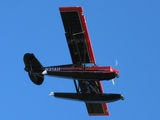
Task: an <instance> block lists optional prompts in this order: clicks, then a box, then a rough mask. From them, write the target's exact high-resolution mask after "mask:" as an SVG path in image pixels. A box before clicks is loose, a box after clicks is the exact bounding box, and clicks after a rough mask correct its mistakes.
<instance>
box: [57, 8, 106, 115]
mask: <svg viewBox="0 0 160 120" xmlns="http://www.w3.org/2000/svg"><path fill="white" fill-rule="evenodd" d="M59 9H60V13H61V17H62V21H63V25H64V29H65V35H66V40H67V43H68V47H69V51H70V54H71V58H72V62H73V64H74V65H76V66H82V65H83V63H85V64H86V63H94V64H95V58H94V54H93V50H92V45H91V42H90V37H89V33H88V29H87V25H86V20H85V17H84V14H83V9H82V7H60V8H59ZM74 82H75V81H74ZM88 83H89V84H90V85H92V87H93V88H95V90H96V91H97V92H98V93H103V88H102V84H101V82H100V81H92V82H90V81H86V82H84V81H80V80H79V81H78V84H79V86H80V89H81V92H82V93H85V92H87V91H89V92H90V93H95V91H93V90H92V89H91V88H90V87H89V90H88V89H87V90H85V89H83V88H84V87H85V86H87V85H88ZM86 107H87V110H88V113H89V115H109V112H108V106H107V104H106V103H103V104H100V103H86Z"/></svg>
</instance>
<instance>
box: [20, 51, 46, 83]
mask: <svg viewBox="0 0 160 120" xmlns="http://www.w3.org/2000/svg"><path fill="white" fill-rule="evenodd" d="M23 60H24V64H25V68H24V70H25V71H26V72H28V75H29V78H30V79H31V80H32V82H33V83H35V84H36V85H41V84H42V83H43V81H44V75H43V74H42V72H43V66H42V65H41V63H40V62H39V61H38V59H37V58H36V57H35V56H34V54H32V53H26V54H25V55H24V57H23Z"/></svg>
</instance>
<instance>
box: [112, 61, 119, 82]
mask: <svg viewBox="0 0 160 120" xmlns="http://www.w3.org/2000/svg"><path fill="white" fill-rule="evenodd" d="M115 66H118V60H117V59H116V61H115ZM112 84H113V85H115V82H114V79H112Z"/></svg>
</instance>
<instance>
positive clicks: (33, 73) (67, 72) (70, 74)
mask: <svg viewBox="0 0 160 120" xmlns="http://www.w3.org/2000/svg"><path fill="white" fill-rule="evenodd" d="M59 10H60V15H61V17H62V22H63V25H64V29H65V36H66V40H67V44H68V47H69V51H70V55H71V58H72V62H73V63H72V64H65V65H57V66H48V67H44V66H43V65H42V64H41V63H40V62H39V60H38V59H37V58H36V57H35V55H34V54H33V53H26V54H25V55H24V57H23V60H24V64H25V68H24V70H25V71H26V72H28V75H29V78H30V79H31V81H32V82H33V83H34V84H36V85H41V84H42V83H43V81H44V76H45V75H48V76H55V77H61V78H69V79H72V80H73V82H74V85H75V89H76V92H75V93H65V92H51V93H50V94H49V95H50V96H54V97H57V98H64V99H71V100H77V101H83V102H84V103H85V104H86V108H87V111H88V114H89V115H90V116H103V115H104V116H109V115H110V113H109V110H108V105H107V103H109V102H114V101H117V100H124V97H123V95H122V94H116V93H104V91H103V87H102V83H101V81H102V80H107V81H109V80H113V79H114V78H118V77H119V72H120V71H119V70H116V69H114V68H113V67H112V66H98V65H96V60H95V57H94V53H93V49H92V45H91V40H90V36H89V32H88V28H87V25H86V19H85V17H84V13H83V8H82V7H79V6H76V7H60V8H59Z"/></svg>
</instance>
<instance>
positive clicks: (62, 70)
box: [38, 65, 119, 80]
mask: <svg viewBox="0 0 160 120" xmlns="http://www.w3.org/2000/svg"><path fill="white" fill-rule="evenodd" d="M38 71H41V72H42V74H43V75H50V76H55V77H64V78H70V79H78V80H111V79H114V78H115V77H118V74H119V70H115V69H113V68H112V67H111V66H95V65H90V66H88V65H85V66H80V67H79V66H74V65H60V66H50V67H44V68H41V69H40V70H38Z"/></svg>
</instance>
